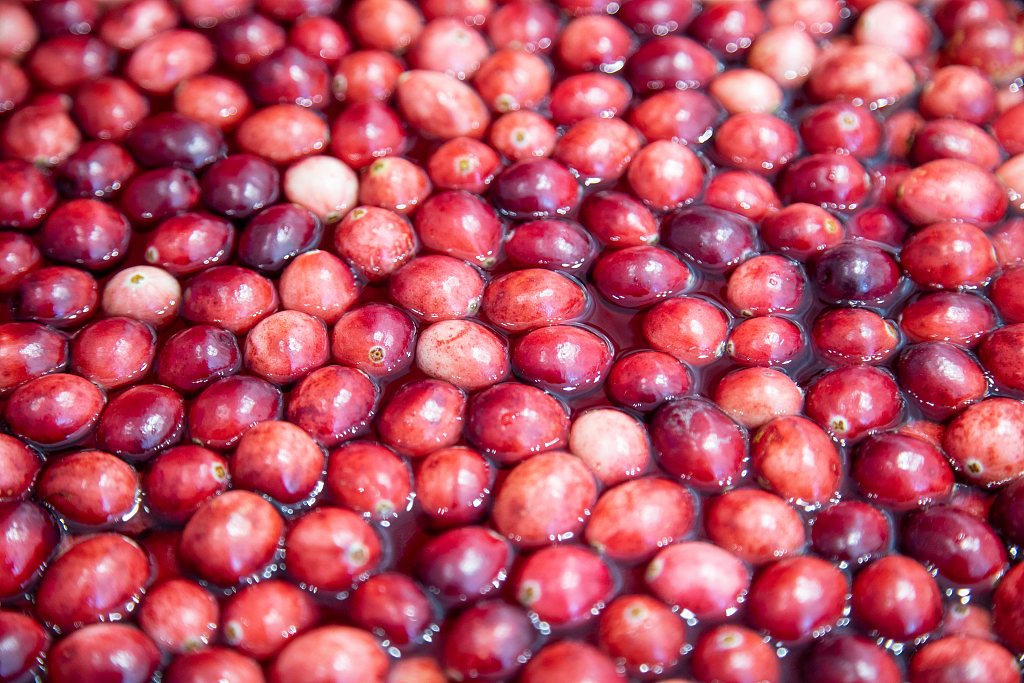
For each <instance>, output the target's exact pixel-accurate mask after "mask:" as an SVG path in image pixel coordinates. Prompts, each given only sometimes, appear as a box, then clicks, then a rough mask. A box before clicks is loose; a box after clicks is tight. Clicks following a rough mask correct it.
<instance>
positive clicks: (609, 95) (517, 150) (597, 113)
mask: <svg viewBox="0 0 1024 683" xmlns="http://www.w3.org/2000/svg"><path fill="white" fill-rule="evenodd" d="M632 94H633V92H632V89H631V88H630V87H629V85H627V84H626V82H625V81H623V80H622V79H621V78H616V77H615V76H610V75H608V74H604V73H582V74H575V75H572V76H569V77H568V78H566V79H564V80H562V81H559V82H558V83H557V84H556V85H555V87H554V88H552V90H551V102H550V103H549V105H548V106H549V108H550V109H551V119H552V122H553V123H555V124H558V125H572V124H574V123H579V122H580V121H582V120H584V119H586V118H592V117H598V118H608V117H611V116H615V115H617V114H624V113H625V112H626V109H628V108H629V105H630V97H631V96H632ZM513 123H515V124H517V125H519V126H521V127H519V128H515V127H513ZM494 125H495V126H500V127H501V130H492V132H491V143H492V145H494V146H495V148H496V149H498V150H499V151H501V153H502V154H504V155H505V156H506V157H508V158H510V159H516V160H518V159H522V158H525V157H527V156H547V155H548V154H550V153H551V146H552V145H554V143H555V134H554V128H553V127H552V125H551V123H550V122H548V121H547V120H546V119H544V118H542V117H540V116H538V115H537V114H533V113H532V112H523V111H522V110H520V111H518V112H511V113H508V114H505V115H504V116H502V117H501V118H499V119H498V120H497V122H495V124H494ZM634 125H635V126H637V128H640V127H641V126H639V125H638V124H636V123H634ZM510 129H511V130H510ZM509 137H511V138H512V139H511V140H508V138H509ZM649 139H653V138H649ZM509 147H511V149H510V150H509V151H512V152H513V154H509V153H508V151H506V149H507V148H509Z"/></svg>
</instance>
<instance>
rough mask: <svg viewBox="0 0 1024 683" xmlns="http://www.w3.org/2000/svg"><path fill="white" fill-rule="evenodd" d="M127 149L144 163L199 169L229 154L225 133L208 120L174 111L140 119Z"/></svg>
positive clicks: (146, 164)
mask: <svg viewBox="0 0 1024 683" xmlns="http://www.w3.org/2000/svg"><path fill="white" fill-rule="evenodd" d="M128 148H129V149H130V150H131V152H132V154H133V155H134V156H135V159H136V160H137V161H138V162H139V163H140V164H142V165H143V166H148V167H150V168H154V167H157V166H174V167H176V168H183V169H185V170H186V171H192V172H195V171H199V170H200V169H203V168H205V167H207V166H209V165H210V164H212V163H213V162H215V161H217V160H218V159H222V158H224V157H225V156H226V155H227V143H226V142H225V141H224V134H223V133H221V132H220V131H219V130H218V129H216V128H214V127H213V126H211V125H210V124H208V123H204V122H202V121H197V120H196V119H192V118H189V117H187V116H182V115H180V114H175V113H171V112H165V113H162V114H157V115H156V116H153V117H150V118H148V119H145V120H144V121H141V122H140V123H139V124H138V125H137V126H136V127H135V129H134V130H132V132H131V133H129V134H128Z"/></svg>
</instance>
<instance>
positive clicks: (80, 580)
mask: <svg viewBox="0 0 1024 683" xmlns="http://www.w3.org/2000/svg"><path fill="white" fill-rule="evenodd" d="M149 572H150V567H149V556H148V555H147V554H146V551H145V550H143V549H142V548H140V547H139V546H138V545H137V544H136V543H135V542H134V541H132V540H131V539H129V538H126V537H125V536H121V535H119V534H98V535H96V536H89V537H86V538H84V539H83V540H80V541H79V542H78V543H76V544H74V545H73V546H71V547H70V548H69V549H68V550H66V551H65V552H64V553H63V554H62V555H60V556H59V557H58V558H57V559H55V560H54V561H53V562H52V563H50V566H49V567H48V568H47V570H46V572H45V573H44V574H43V579H42V581H41V582H40V583H39V591H38V593H36V615H37V616H38V618H39V620H40V621H42V622H44V623H46V624H49V625H51V626H52V627H53V628H54V629H55V630H57V631H58V632H61V633H69V632H71V631H73V630H75V629H76V628H81V627H82V626H84V625H87V624H93V623H96V622H98V621H108V620H109V621H115V620H117V619H120V618H124V617H126V616H127V615H128V614H129V613H130V612H131V610H132V609H133V608H134V607H135V603H137V602H138V601H139V599H140V598H141V596H142V593H143V592H144V591H145V588H146V584H147V582H148V581H149ZM129 605H131V607H129Z"/></svg>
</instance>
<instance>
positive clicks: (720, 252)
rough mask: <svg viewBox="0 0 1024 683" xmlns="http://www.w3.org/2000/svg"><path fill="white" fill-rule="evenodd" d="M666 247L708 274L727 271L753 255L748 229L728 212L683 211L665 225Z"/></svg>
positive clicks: (706, 208)
mask: <svg viewBox="0 0 1024 683" xmlns="http://www.w3.org/2000/svg"><path fill="white" fill-rule="evenodd" d="M664 239H665V244H666V245H667V246H669V247H671V248H672V249H675V250H676V251H678V252H680V253H681V254H682V255H683V256H686V257H687V258H688V259H690V260H691V261H693V262H694V263H696V264H697V265H698V266H701V267H702V268H703V269H705V270H708V271H709V272H716V273H717V272H722V271H725V270H728V269H730V268H732V267H733V266H735V265H736V264H738V263H739V262H740V261H742V260H743V259H745V258H746V257H747V256H748V255H750V254H751V253H753V252H754V249H755V247H754V237H753V234H752V232H751V229H750V225H749V224H748V223H747V222H746V221H744V220H743V219H742V218H740V217H738V216H736V215H735V214H734V213H732V212H730V211H726V210H723V209H717V208H712V207H707V206H702V207H695V208H693V209H685V210H683V211H680V212H678V213H676V214H674V215H673V216H672V218H671V220H669V221H668V222H666V224H665V229H664Z"/></svg>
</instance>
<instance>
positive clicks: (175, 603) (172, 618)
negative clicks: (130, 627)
mask: <svg viewBox="0 0 1024 683" xmlns="http://www.w3.org/2000/svg"><path fill="white" fill-rule="evenodd" d="M219 616H220V607H219V606H218V605H217V599H216V598H214V597H213V596H212V595H210V594H209V593H208V592H207V591H206V590H205V589H204V588H203V587H202V586H200V585H199V584H197V583H195V582H193V581H189V580H188V579H171V580H170V581H165V582H163V583H161V584H160V585H158V586H157V587H156V588H154V589H153V590H151V591H150V592H149V593H148V594H147V595H146V599H145V600H144V601H143V602H142V609H140V610H139V626H140V627H141V628H142V630H143V632H144V633H145V634H146V635H148V636H149V637H150V638H152V639H153V641H154V642H156V643H158V644H160V646H161V647H163V648H164V649H166V650H168V651H169V652H171V653H172V654H175V655H180V654H184V653H186V652H190V651H192V650H196V649H200V648H202V647H205V646H206V645H209V644H210V641H211V640H213V637H214V635H215V634H216V633H217V620H218V618H219Z"/></svg>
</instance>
